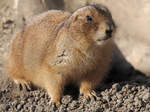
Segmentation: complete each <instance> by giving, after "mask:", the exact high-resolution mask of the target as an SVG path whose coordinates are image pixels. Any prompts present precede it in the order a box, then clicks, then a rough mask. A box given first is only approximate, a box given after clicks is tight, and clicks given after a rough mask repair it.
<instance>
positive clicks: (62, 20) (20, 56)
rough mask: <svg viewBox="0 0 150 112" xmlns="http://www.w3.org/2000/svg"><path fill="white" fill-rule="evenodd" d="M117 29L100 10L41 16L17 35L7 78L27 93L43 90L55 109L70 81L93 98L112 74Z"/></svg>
mask: <svg viewBox="0 0 150 112" xmlns="http://www.w3.org/2000/svg"><path fill="white" fill-rule="evenodd" d="M114 30H115V24H114V21H113V19H112V16H111V13H110V12H109V10H108V9H107V8H106V7H104V6H101V5H96V4H94V5H87V6H84V7H82V8H80V9H78V10H76V11H75V12H74V13H72V14H70V13H68V12H64V11H59V10H51V11H48V12H45V13H43V14H40V15H38V16H37V17H35V18H33V19H32V20H30V21H29V23H28V24H27V25H26V26H25V27H24V29H23V30H22V31H21V32H19V33H17V34H16V36H14V38H13V40H12V43H11V48H10V52H9V57H8V64H7V72H8V75H9V76H10V77H11V78H12V79H13V80H14V82H15V83H17V84H20V85H21V86H22V87H23V88H26V89H30V84H34V85H36V86H39V87H42V88H45V89H46V90H47V92H48V94H49V95H50V97H51V103H54V104H56V105H59V104H60V99H61V97H62V94H63V88H64V86H65V85H66V84H68V83H71V82H73V83H74V84H76V85H77V86H79V88H80V93H81V94H83V96H84V97H85V98H91V97H93V95H95V94H94V91H93V89H94V88H95V87H96V86H97V85H98V84H99V82H100V81H101V80H102V79H103V77H104V76H106V74H107V71H108V69H109V65H110V61H111V57H112V53H113V35H114Z"/></svg>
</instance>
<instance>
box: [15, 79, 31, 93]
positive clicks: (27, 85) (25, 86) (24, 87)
mask: <svg viewBox="0 0 150 112" xmlns="http://www.w3.org/2000/svg"><path fill="white" fill-rule="evenodd" d="M14 82H15V83H16V84H18V85H19V90H27V91H31V90H32V88H31V83H30V82H29V81H25V80H14Z"/></svg>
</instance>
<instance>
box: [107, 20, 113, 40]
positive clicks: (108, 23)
mask: <svg viewBox="0 0 150 112" xmlns="http://www.w3.org/2000/svg"><path fill="white" fill-rule="evenodd" d="M107 25H108V28H107V29H106V31H105V33H106V35H107V38H111V37H112V34H113V32H114V30H115V25H114V23H113V22H112V21H111V20H110V21H109V22H107Z"/></svg>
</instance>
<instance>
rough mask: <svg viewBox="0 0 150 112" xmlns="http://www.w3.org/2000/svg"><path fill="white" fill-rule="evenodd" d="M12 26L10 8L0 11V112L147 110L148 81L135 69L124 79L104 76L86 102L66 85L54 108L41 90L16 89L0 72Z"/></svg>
mask: <svg viewBox="0 0 150 112" xmlns="http://www.w3.org/2000/svg"><path fill="white" fill-rule="evenodd" d="M15 27H16V24H15V20H14V17H13V14H12V13H11V10H10V9H8V8H4V9H3V10H0V112H53V111H56V112H150V102H149V101H150V80H149V79H148V78H147V77H145V76H142V75H140V73H139V72H135V73H134V75H133V74H131V75H132V76H131V77H130V79H128V80H124V81H116V80H114V79H112V78H110V77H109V76H108V79H109V80H108V79H106V81H104V82H103V84H102V85H101V87H99V89H97V90H96V93H97V98H96V99H91V100H90V101H87V100H85V99H84V98H83V97H82V96H81V95H79V92H78V89H77V88H75V87H72V86H70V87H66V89H65V91H64V96H63V98H62V100H61V102H62V104H61V105H60V107H58V108H56V107H55V106H54V105H50V104H49V101H50V98H49V96H48V94H47V93H46V92H45V91H44V90H42V89H36V90H34V91H30V92H28V91H19V90H18V87H17V85H15V84H14V83H13V82H12V80H11V79H9V78H7V76H6V75H5V73H4V72H3V63H4V62H5V60H6V54H7V51H8V47H9V43H10V40H11V37H12V35H13V33H14V30H15ZM114 75H115V74H114ZM119 75H120V76H121V75H122V74H119ZM135 79H136V80H135Z"/></svg>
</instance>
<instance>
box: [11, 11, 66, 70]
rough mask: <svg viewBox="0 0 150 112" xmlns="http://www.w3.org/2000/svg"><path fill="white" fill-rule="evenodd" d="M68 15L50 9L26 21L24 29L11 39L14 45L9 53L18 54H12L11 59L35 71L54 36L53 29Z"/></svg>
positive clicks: (26, 68)
mask: <svg viewBox="0 0 150 112" xmlns="http://www.w3.org/2000/svg"><path fill="white" fill-rule="evenodd" d="M68 16H69V13H67V12H63V11H56V10H52V11H48V12H45V13H43V14H41V15H38V16H37V17H34V18H32V19H31V20H30V21H28V22H27V25H26V26H25V27H24V29H23V30H22V31H21V32H20V33H18V34H17V35H16V36H15V37H14V39H13V41H15V42H13V44H15V45H12V46H13V47H11V53H10V55H12V54H18V56H19V57H18V56H17V55H14V56H12V57H13V60H14V61H18V62H19V63H20V65H23V67H24V69H25V70H28V71H30V72H35V70H36V69H37V67H38V66H39V65H40V63H41V62H42V57H43V56H44V52H45V50H46V48H47V47H48V45H49V42H51V41H52V39H53V38H55V35H54V34H53V31H54V30H55V28H56V27H57V26H58V25H59V24H60V23H61V22H62V21H63V20H65V19H66V18H67V17H68ZM15 47H16V48H17V49H18V50H17V51H16V50H15V49H16V48H15ZM16 56H17V58H16ZM11 61H12V60H11ZM21 63H22V64H21ZM13 66H14V65H13ZM33 67H34V68H33Z"/></svg>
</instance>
